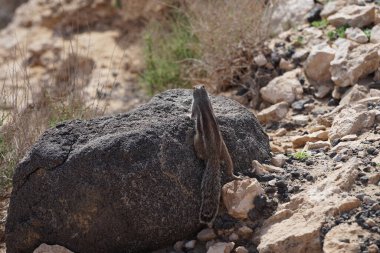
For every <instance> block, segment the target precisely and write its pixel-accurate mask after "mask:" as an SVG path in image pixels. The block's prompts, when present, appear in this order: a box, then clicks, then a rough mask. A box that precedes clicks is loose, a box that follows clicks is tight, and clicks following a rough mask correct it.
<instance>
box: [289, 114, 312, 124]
mask: <svg viewBox="0 0 380 253" xmlns="http://www.w3.org/2000/svg"><path fill="white" fill-rule="evenodd" d="M292 121H293V122H294V123H295V124H297V125H301V126H305V125H307V123H308V122H309V116H307V115H296V116H293V117H292Z"/></svg>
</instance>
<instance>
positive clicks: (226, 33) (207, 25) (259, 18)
mask: <svg viewBox="0 0 380 253" xmlns="http://www.w3.org/2000/svg"><path fill="white" fill-rule="evenodd" d="M273 2H275V1H266V0H258V1H251V0H240V1H236V0H235V1H234V0H231V1H218V0H206V1H194V3H193V4H191V5H190V6H189V9H190V10H191V11H190V17H191V18H190V22H191V25H192V29H193V31H194V34H195V35H196V36H197V38H198V39H199V43H200V47H201V53H202V57H201V59H202V68H204V69H205V71H206V73H207V76H208V77H209V85H211V86H213V87H214V88H215V89H216V90H218V91H220V90H225V89H226V88H228V87H229V86H234V85H240V84H241V83H240V82H239V81H238V82H236V80H234V77H235V76H236V75H238V76H243V75H246V76H249V75H250V74H251V73H250V72H249V69H250V64H251V62H252V54H253V51H254V50H255V48H257V46H258V45H260V43H262V42H263V41H264V40H265V39H267V38H268V37H269V35H270V33H271V29H270V17H271V14H272V11H273V7H274V4H273Z"/></svg>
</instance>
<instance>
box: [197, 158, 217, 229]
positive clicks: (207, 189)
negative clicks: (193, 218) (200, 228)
mask: <svg viewBox="0 0 380 253" xmlns="http://www.w3.org/2000/svg"><path fill="white" fill-rule="evenodd" d="M220 181H221V175H220V164H219V162H218V161H217V159H215V160H211V159H210V160H208V161H207V165H206V169H205V171H204V173H203V178H202V185H201V192H202V204H201V210H200V213H199V221H200V222H201V223H203V224H207V225H208V226H209V227H211V226H212V223H213V222H214V219H215V217H216V215H217V214H218V210H219V201H220V191H221V182H220Z"/></svg>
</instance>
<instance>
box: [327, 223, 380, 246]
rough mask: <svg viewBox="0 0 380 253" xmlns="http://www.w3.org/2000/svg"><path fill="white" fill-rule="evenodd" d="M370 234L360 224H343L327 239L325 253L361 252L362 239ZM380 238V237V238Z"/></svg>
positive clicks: (330, 233) (334, 229) (332, 231)
mask: <svg viewBox="0 0 380 253" xmlns="http://www.w3.org/2000/svg"><path fill="white" fill-rule="evenodd" d="M368 236H369V232H368V231H366V230H364V229H363V228H361V227H360V226H359V225H358V224H352V225H348V224H341V225H338V226H336V227H334V228H332V229H331V230H330V231H329V232H328V233H327V234H326V237H325V241H324V244H323V252H324V253H356V252H360V238H363V237H368ZM379 237H380V236H379Z"/></svg>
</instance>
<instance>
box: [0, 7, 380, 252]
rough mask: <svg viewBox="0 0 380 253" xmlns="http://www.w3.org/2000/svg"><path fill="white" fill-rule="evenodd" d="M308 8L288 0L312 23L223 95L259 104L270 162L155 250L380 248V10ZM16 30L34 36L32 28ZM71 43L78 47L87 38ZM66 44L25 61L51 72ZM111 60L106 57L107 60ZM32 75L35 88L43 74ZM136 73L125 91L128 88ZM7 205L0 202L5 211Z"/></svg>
mask: <svg viewBox="0 0 380 253" xmlns="http://www.w3.org/2000/svg"><path fill="white" fill-rule="evenodd" d="M100 2H101V1H100ZM297 2H298V3H297ZM299 2H300V1H289V6H290V7H289V8H292V4H293V5H294V6H295V7H294V10H300V11H298V12H297V14H298V15H297V17H298V16H300V19H301V20H303V21H307V22H306V23H305V24H304V25H301V26H298V28H293V29H291V30H287V31H285V32H282V33H280V34H279V36H276V38H274V39H272V40H270V41H267V42H266V43H265V44H266V45H265V47H263V48H262V50H257V52H255V55H254V57H253V59H252V66H251V70H253V71H252V73H253V74H252V76H251V79H250V80H251V81H250V82H245V83H244V85H242V86H240V87H239V88H237V89H236V90H233V91H232V92H231V91H228V92H226V93H225V94H224V95H227V96H230V97H232V98H234V99H236V100H238V101H239V102H241V103H243V104H245V105H247V106H248V107H250V108H252V112H253V113H255V114H256V115H257V117H258V119H259V120H260V121H261V123H262V124H263V126H264V128H265V130H266V132H267V133H268V135H269V136H270V142H271V148H272V152H273V154H274V157H273V159H272V160H271V161H268V163H267V164H260V163H258V162H256V161H253V162H252V170H251V174H249V175H245V176H246V179H245V180H243V181H234V182H231V183H228V184H226V185H225V186H224V187H223V194H222V198H223V205H222V207H221V214H220V215H219V216H218V217H217V219H216V220H215V223H214V227H213V228H211V229H210V228H205V229H204V230H202V231H200V232H199V234H198V235H196V236H194V238H184V240H183V241H178V242H177V243H175V244H174V245H172V247H169V248H167V249H162V250H160V251H157V252H210V253H212V252H238V253H244V252H260V253H267V252H295V253H297V252H300V253H301V252H326V253H327V252H329V253H330V252H331V253H336V252H342V253H343V252H368V253H376V252H380V250H379V248H380V187H379V186H380V183H379V182H380V154H379V147H380V55H379V50H380V6H379V5H378V3H377V2H376V1H345V0H336V1H329V2H327V3H326V4H324V5H323V3H314V1H302V8H301V7H300V6H299V5H300V3H299ZM297 6H298V8H296V7H297ZM21 11H22V9H21V10H20V12H21ZM57 15H58V14H57ZM107 15H111V14H110V13H108V14H107ZM278 16H280V17H282V18H284V19H287V18H288V19H289V17H288V16H287V15H282V16H281V15H278ZM110 19H111V20H112V18H110ZM305 19H306V20H305ZM54 20H56V19H52V20H50V21H49V20H48V21H46V20H41V21H38V22H41V24H42V25H41V27H39V26H37V28H33V29H40V30H38V31H36V33H37V32H38V33H40V32H41V31H44V32H43V34H45V35H46V36H48V37H49V38H50V36H52V34H53V31H51V30H46V29H47V28H46V26H47V25H46V24H49V23H51V22H53V21H54ZM313 21H317V22H314V23H313ZM30 22H37V21H34V20H31V21H30ZM284 23H286V22H284ZM16 24H17V25H19V26H24V27H26V28H20V29H27V28H28V22H27V23H20V22H19V23H17V22H16V21H14V26H15V25H16ZM20 24H22V25H20ZM60 25H63V26H64V25H65V23H64V22H63V23H62V24H60ZM33 27H35V26H33ZM342 27H343V28H342ZM7 29H8V30H7ZM11 29H13V28H12V26H9V27H8V28H6V29H5V30H3V31H2V34H6V33H7V31H11ZM100 30H101V29H100ZM21 31H22V30H21ZM21 34H22V33H21ZM74 36H75V37H74V38H76V40H79V41H81V39H80V38H81V36H82V37H83V36H84V35H83V34H75V35H74ZM86 36H87V35H86ZM91 36H92V39H95V38H96V41H103V43H104V44H102V43H100V42H99V43H100V44H97V48H99V49H100V48H103V47H104V45H109V44H110V43H112V45H114V44H115V37H117V38H123V36H121V35H120V31H107V32H105V31H98V30H97V31H94V32H92V35H91ZM2 38H3V36H1V39H2ZM86 38H88V37H86ZM86 38H84V39H83V41H84V42H83V43H84V44H83V45H85V42H86ZM1 39H0V40H1ZM25 39H26V38H25ZM42 40H43V37H42V36H41V41H42ZM4 41H5V40H4ZM9 43H10V42H9V40H7V43H6V44H5V43H0V44H1V45H7V44H8V45H9V46H10V47H12V45H10V44H9ZM37 44H38V43H37ZM59 45H60V43H59V41H58V42H57V43H55V44H54V43H52V44H51V45H48V46H46V45H45V44H44V43H40V44H38V45H36V48H37V49H28V50H27V52H28V53H27V54H28V58H29V59H31V60H30V62H32V63H33V64H37V66H38V65H41V64H44V63H43V62H44V61H45V60H49V59H50V60H51V58H49V57H48V56H49V55H50V56H51V55H52V54H53V52H55V50H56V51H57V50H58V52H60V50H62V48H63V47H61V49H60V47H59ZM117 45H118V46H117V47H116V46H113V47H112V48H115V50H121V51H120V52H119V53H117V54H115V55H120V54H122V52H124V51H123V50H125V49H126V47H124V48H121V49H120V48H119V46H120V45H123V44H120V43H119V44H117ZM124 45H125V44H124ZM131 45H132V46H131V47H133V43H132V44H131ZM57 47H58V48H57ZM128 47H130V45H129V44H128ZM2 52H3V55H4V54H5V53H4V52H5V49H3V50H1V49H0V57H1V56H2ZM99 52H100V51H99ZM127 52H129V51H128V50H127ZM58 54H59V53H58ZM102 54H103V53H99V55H102ZM44 55H45V56H46V57H45V56H44ZM94 55H98V54H97V53H95V54H94ZM42 56H44V57H42ZM101 58H102V57H100V59H101ZM132 58H134V57H133V56H130V57H129V58H128V57H127V59H125V58H123V59H122V65H126V64H127V62H128V63H129V62H130V60H131V59H132ZM17 59H18V58H17ZM17 59H16V60H17ZM20 59H21V58H20ZM133 60H136V59H133ZM95 61H98V59H96V60H95ZM99 61H100V62H102V60H99ZM109 61H110V59H109V58H107V57H106V56H104V61H103V63H104V62H109ZM114 61H115V62H117V64H120V61H118V60H117V59H114ZM132 62H133V61H132ZM115 64H116V63H115ZM127 65H128V64H127ZM96 66H97V67H98V68H99V71H101V69H103V70H104V69H109V68H108V67H107V66H108V65H102V64H101V63H99V64H96ZM132 66H135V65H134V64H132ZM136 66H139V64H137V65H136ZM0 68H1V66H0ZM35 71H36V73H37V74H36V79H35V80H36V82H37V81H38V80H40V79H39V78H40V77H39V76H41V78H42V76H43V74H44V73H45V71H46V70H42V69H41V68H37V69H36V70H35ZM123 71H124V70H123ZM125 71H127V72H128V70H125ZM96 72H97V71H95V72H93V73H96ZM0 73H5V72H4V71H0ZM41 73H42V74H41ZM123 73H124V72H123ZM129 73H130V72H128V73H126V74H125V77H126V79H125V81H122V82H121V84H120V86H118V87H120V89H122V90H125V89H130V88H127V87H131V86H130V85H129V84H130V83H128V80H130V79H128V76H129ZM241 74H242V75H244V73H241ZM0 75H1V74H0ZM116 75H121V74H120V73H117V74H116ZM122 75H123V74H122ZM0 79H1V76H0ZM1 80H9V79H7V78H6V77H3V78H2V79H1ZM91 83H92V82H91V81H90V84H88V87H89V89H91V88H90V87H93V88H92V89H93V90H94V89H96V88H95V87H96V85H91ZM110 85H111V84H110ZM124 85H125V86H124ZM105 86H107V85H105ZM111 86H112V85H111ZM132 87H133V86H132ZM93 94H94V93H93ZM115 94H119V93H115ZM115 96H116V95H115ZM113 98H114V97H113ZM113 98H112V99H111V101H120V100H117V98H115V99H113ZM115 103H118V102H115ZM128 103H129V102H128ZM136 103H138V101H137V102H136ZM124 105H125V104H124ZM115 108H116V111H117V110H118V109H117V108H127V107H123V106H121V107H115ZM7 201H8V199H7V198H6V197H5V198H4V199H3V201H2V202H1V203H2V204H1V205H2V206H4V208H3V209H2V212H3V214H4V215H5V213H6V203H7ZM2 206H1V207H2ZM1 207H0V208H1ZM1 221H2V224H4V221H5V219H4V218H3V219H1ZM0 238H3V236H2V237H0ZM44 247H46V246H44ZM41 252H44V251H41Z"/></svg>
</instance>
